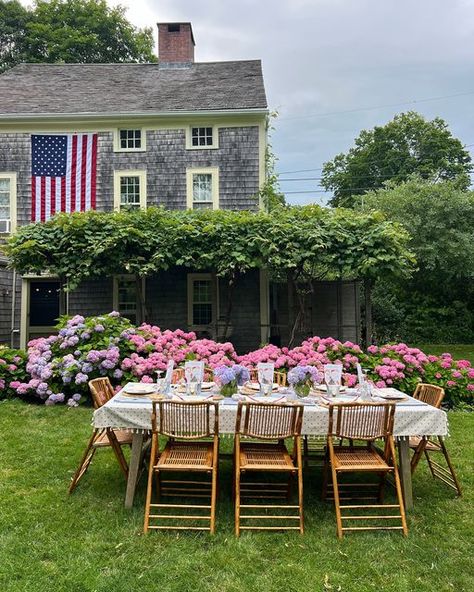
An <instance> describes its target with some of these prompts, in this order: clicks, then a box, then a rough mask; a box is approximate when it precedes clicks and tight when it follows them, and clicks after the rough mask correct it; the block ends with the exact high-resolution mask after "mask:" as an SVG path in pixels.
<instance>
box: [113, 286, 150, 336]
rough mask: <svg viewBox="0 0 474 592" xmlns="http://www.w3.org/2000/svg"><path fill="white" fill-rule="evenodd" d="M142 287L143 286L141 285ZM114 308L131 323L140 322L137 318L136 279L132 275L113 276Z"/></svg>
mask: <svg viewBox="0 0 474 592" xmlns="http://www.w3.org/2000/svg"><path fill="white" fill-rule="evenodd" d="M142 289H143V286H142ZM113 306H114V310H117V311H118V312H119V313H120V314H121V315H122V316H123V317H126V318H127V319H128V320H129V321H130V322H131V323H132V324H133V325H136V324H138V323H139V322H140V320H139V318H138V293H137V280H136V277H135V276H134V275H119V276H115V277H114V302H113Z"/></svg>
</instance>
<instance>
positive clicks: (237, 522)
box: [235, 463, 240, 537]
mask: <svg viewBox="0 0 474 592" xmlns="http://www.w3.org/2000/svg"><path fill="white" fill-rule="evenodd" d="M235 536H237V537H239V536H240V468H239V466H238V465H237V463H236V467H235Z"/></svg>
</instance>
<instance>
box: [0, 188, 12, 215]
mask: <svg viewBox="0 0 474 592" xmlns="http://www.w3.org/2000/svg"><path fill="white" fill-rule="evenodd" d="M0 220H10V179H0Z"/></svg>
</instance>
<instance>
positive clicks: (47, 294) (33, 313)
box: [22, 279, 61, 345]
mask: <svg viewBox="0 0 474 592" xmlns="http://www.w3.org/2000/svg"><path fill="white" fill-rule="evenodd" d="M24 281H25V282H26V283H27V285H26V286H25V287H24V288H26V289H24V291H23V295H24V296H26V300H27V302H26V319H25V321H26V322H25V329H26V331H25V333H26V343H24V344H22V345H26V344H27V343H28V341H30V340H31V339H36V338H37V337H47V336H48V335H51V334H53V333H56V331H55V329H54V326H55V325H56V323H57V322H58V317H59V315H60V314H61V312H60V311H61V306H60V304H61V284H60V282H59V280H54V279H37V280H36V279H35V280H33V279H31V280H24ZM25 292H26V294H25Z"/></svg>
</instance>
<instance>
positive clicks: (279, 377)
mask: <svg viewBox="0 0 474 592" xmlns="http://www.w3.org/2000/svg"><path fill="white" fill-rule="evenodd" d="M249 374H250V381H251V382H258V370H257V368H252V369H251V370H250V371H249ZM273 382H274V383H275V384H277V385H278V386H280V387H284V386H286V385H287V384H288V383H287V376H286V372H279V371H278V370H275V372H274V373H273Z"/></svg>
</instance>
